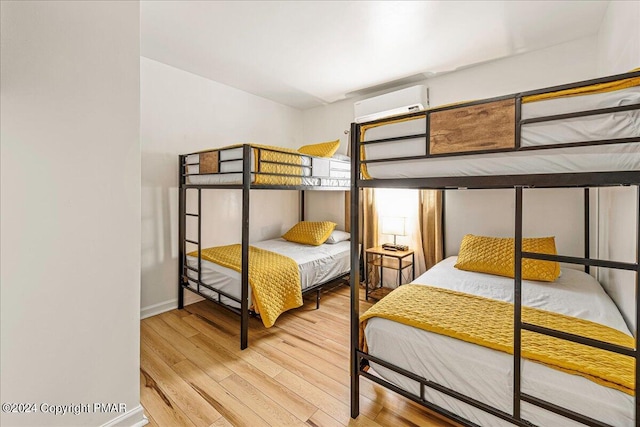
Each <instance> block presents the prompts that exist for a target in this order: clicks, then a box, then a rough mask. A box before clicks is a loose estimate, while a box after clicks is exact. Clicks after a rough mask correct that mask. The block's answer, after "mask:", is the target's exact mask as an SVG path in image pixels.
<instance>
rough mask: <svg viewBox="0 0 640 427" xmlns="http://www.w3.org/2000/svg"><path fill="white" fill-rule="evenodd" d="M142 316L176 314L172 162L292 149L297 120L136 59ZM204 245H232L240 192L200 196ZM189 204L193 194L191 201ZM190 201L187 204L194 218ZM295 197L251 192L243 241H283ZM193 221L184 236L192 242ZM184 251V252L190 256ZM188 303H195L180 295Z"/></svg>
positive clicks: (286, 111) (280, 109)
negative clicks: (236, 150) (208, 152)
mask: <svg viewBox="0 0 640 427" xmlns="http://www.w3.org/2000/svg"><path fill="white" fill-rule="evenodd" d="M140 62H141V136H142V300H141V307H142V316H143V317H146V316H149V315H152V314H156V313H159V312H162V311H165V310H168V309H171V308H175V307H176V306H177V297H178V259H177V257H178V254H177V251H178V240H177V237H178V234H177V226H178V217H177V210H178V190H177V188H178V155H179V154H185V153H190V152H195V151H199V150H203V149H209V148H215V147H222V146H226V145H230V144H236V143H241V142H255V143H260V144H267V145H276V146H282V147H290V148H298V147H300V146H301V145H304V144H305V142H304V141H303V140H302V138H301V134H302V125H301V119H302V113H301V112H300V111H299V110H296V109H294V108H290V107H286V106H283V105H281V104H277V103H275V102H272V101H268V100H266V99H264V98H260V97H258V96H255V95H251V94H249V93H246V92H243V91H240V90H238V89H234V88H232V87H229V86H225V85H223V84H221V83H217V82H214V81H211V80H208V79H205V78H203V77H200V76H197V75H194V74H191V73H188V72H185V71H182V70H179V69H177V68H173V67H171V66H168V65H165V64H162V63H160V62H157V61H154V60H151V59H148V58H140ZM203 195H204V197H203V212H204V217H203V229H202V234H203V244H204V245H209V246H212V245H224V244H232V243H239V242H240V238H241V217H242V199H241V191H239V190H206V191H203ZM192 196H195V194H192ZM195 200H196V198H195V197H189V201H188V204H189V205H190V208H189V209H190V211H192V212H195V205H194V203H195ZM298 208H299V204H298V192H297V191H252V192H251V211H250V212H251V222H250V225H251V228H250V233H251V234H250V240H251V241H257V240H264V239H268V238H274V237H278V236H280V235H282V234H283V233H284V232H286V231H287V230H288V229H289V228H290V227H291V226H292V225H294V224H295V223H296V222H297V221H298ZM195 224H196V222H195V220H192V221H189V222H188V223H187V228H188V230H187V231H188V233H189V235H190V236H191V238H192V239H193V240H197V239H196V238H195V237H196V234H195V232H196V228H195ZM195 249H196V248H195V247H188V248H187V250H195ZM185 297H186V298H187V302H190V301H194V300H197V299H198V298H197V297H196V296H195V295H194V294H192V293H190V292H186V293H185Z"/></svg>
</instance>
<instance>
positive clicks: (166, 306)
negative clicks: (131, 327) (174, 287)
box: [140, 292, 204, 319]
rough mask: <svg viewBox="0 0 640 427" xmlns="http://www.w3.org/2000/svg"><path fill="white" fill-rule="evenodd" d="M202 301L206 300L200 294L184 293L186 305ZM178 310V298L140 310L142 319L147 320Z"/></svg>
mask: <svg viewBox="0 0 640 427" xmlns="http://www.w3.org/2000/svg"><path fill="white" fill-rule="evenodd" d="M202 300H204V298H202V297H201V296H200V295H198V294H194V293H193V292H185V293H184V305H189V304H193V303H196V302H198V301H202ZM176 308H178V299H177V298H175V299H171V300H169V301H165V302H161V303H158V304H153V305H149V306H147V307H143V308H142V309H141V310H140V319H146V318H147V317H151V316H155V315H157V314H161V313H164V312H165V311H171V310H173V309H176Z"/></svg>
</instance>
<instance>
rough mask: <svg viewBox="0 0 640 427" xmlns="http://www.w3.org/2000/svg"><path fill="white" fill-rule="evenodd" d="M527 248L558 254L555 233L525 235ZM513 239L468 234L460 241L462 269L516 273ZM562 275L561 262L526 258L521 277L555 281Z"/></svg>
mask: <svg viewBox="0 0 640 427" xmlns="http://www.w3.org/2000/svg"><path fill="white" fill-rule="evenodd" d="M522 250H523V251H524V252H536V253H542V254H550V255H557V252H556V243H555V238H554V237H533V238H523V239H522ZM514 258H515V254H514V239H513V238H507V237H486V236H474V235H473V234H467V235H466V236H464V238H463V239H462V243H460V252H459V253H458V261H457V263H456V265H455V267H456V268H458V269H460V270H467V271H476V272H479V273H488V274H495V275H497V276H506V277H514V272H513V264H514ZM559 275H560V263H558V262H555V261H541V260H535V259H528V258H524V259H523V260H522V278H523V279H524V280H537V281H542V282H553V281H554V280H556V279H557V278H558V276H559Z"/></svg>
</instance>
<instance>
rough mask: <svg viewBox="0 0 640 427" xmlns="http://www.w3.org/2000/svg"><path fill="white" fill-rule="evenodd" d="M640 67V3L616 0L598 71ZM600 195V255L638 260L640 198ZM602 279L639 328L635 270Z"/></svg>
mask: <svg viewBox="0 0 640 427" xmlns="http://www.w3.org/2000/svg"><path fill="white" fill-rule="evenodd" d="M638 67H640V2H637V1H612V2H610V3H609V6H608V8H607V12H606V15H605V17H604V19H603V21H602V25H601V28H600V32H599V34H598V72H599V74H600V75H609V74H618V73H624V72H627V71H630V70H632V69H634V68H638ZM599 194H600V198H599V199H600V213H601V215H600V221H599V231H600V234H599V241H600V245H599V252H600V253H599V256H600V257H601V258H603V259H612V260H615V261H629V262H632V261H635V258H634V256H635V254H636V250H637V249H636V247H635V236H636V235H637V233H633V231H634V230H635V227H636V225H635V223H636V221H635V218H636V210H637V206H638V205H637V198H636V193H635V191H634V189H633V188H626V189H624V188H603V189H600V190H599ZM598 278H599V280H600V282H601V283H602V284H603V286H604V287H605V289H606V290H607V292H608V293H609V295H611V297H612V298H613V300H614V301H615V302H616V304H617V305H618V307H619V308H620V309H621V311H622V313H623V315H624V317H625V320H626V321H627V324H629V325H630V326H631V328H632V330H633V329H634V328H635V318H636V316H635V304H634V301H635V298H634V296H635V291H634V289H635V277H634V275H633V274H632V273H629V272H624V271H619V270H611V269H599V271H598Z"/></svg>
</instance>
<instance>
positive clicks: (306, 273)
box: [187, 238, 351, 308]
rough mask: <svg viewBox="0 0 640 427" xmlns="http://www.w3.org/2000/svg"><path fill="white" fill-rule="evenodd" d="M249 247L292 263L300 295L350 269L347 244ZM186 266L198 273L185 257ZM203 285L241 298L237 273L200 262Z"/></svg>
mask: <svg viewBox="0 0 640 427" xmlns="http://www.w3.org/2000/svg"><path fill="white" fill-rule="evenodd" d="M251 246H255V247H257V248H260V249H265V250H268V251H272V252H276V253H279V254H281V255H284V256H287V257H289V258H291V259H293V260H294V261H295V262H296V263H297V264H298V267H299V271H300V284H301V286H302V291H303V292H304V291H305V290H306V289H307V288H309V287H312V286H314V285H317V284H320V283H324V282H326V281H328V280H330V279H333V278H335V277H338V276H340V275H342V274H346V273H348V272H349V271H350V269H351V259H350V256H351V243H350V242H349V241H348V240H347V241H343V242H338V243H335V244H329V243H324V244H322V245H319V246H312V245H303V244H300V243H295V242H290V241H288V240H285V239H283V238H277V239H271V240H265V241H262V242H256V243H251ZM187 265H189V266H190V267H192V268H196V269H197V268H198V258H197V257H192V256H187ZM187 275H188V276H189V277H190V278H192V279H197V277H198V273H197V272H195V271H192V270H188V271H187ZM202 282H203V283H205V284H207V285H210V286H212V287H214V288H215V289H219V290H221V291H222V292H225V293H227V294H229V295H231V296H233V297H236V298H238V299H240V297H241V291H242V286H241V285H242V278H241V275H240V273H239V272H237V271H235V270H232V269H229V268H226V267H223V266H221V265H219V264H215V263H212V262H209V261H207V260H204V259H203V260H202ZM189 287H190V288H192V289H194V290H195V289H196V283H195V282H193V281H191V280H190V281H189ZM200 291H201V292H202V293H204V294H207V295H209V296H212V297H214V298H217V294H216V293H215V292H214V291H211V290H209V289H207V288H204V287H201V288H200ZM249 294H251V287H249ZM221 302H223V303H224V304H227V305H230V306H232V307H236V308H238V307H240V304H239V303H237V302H236V301H233V300H231V299H229V298H226V297H221Z"/></svg>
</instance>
